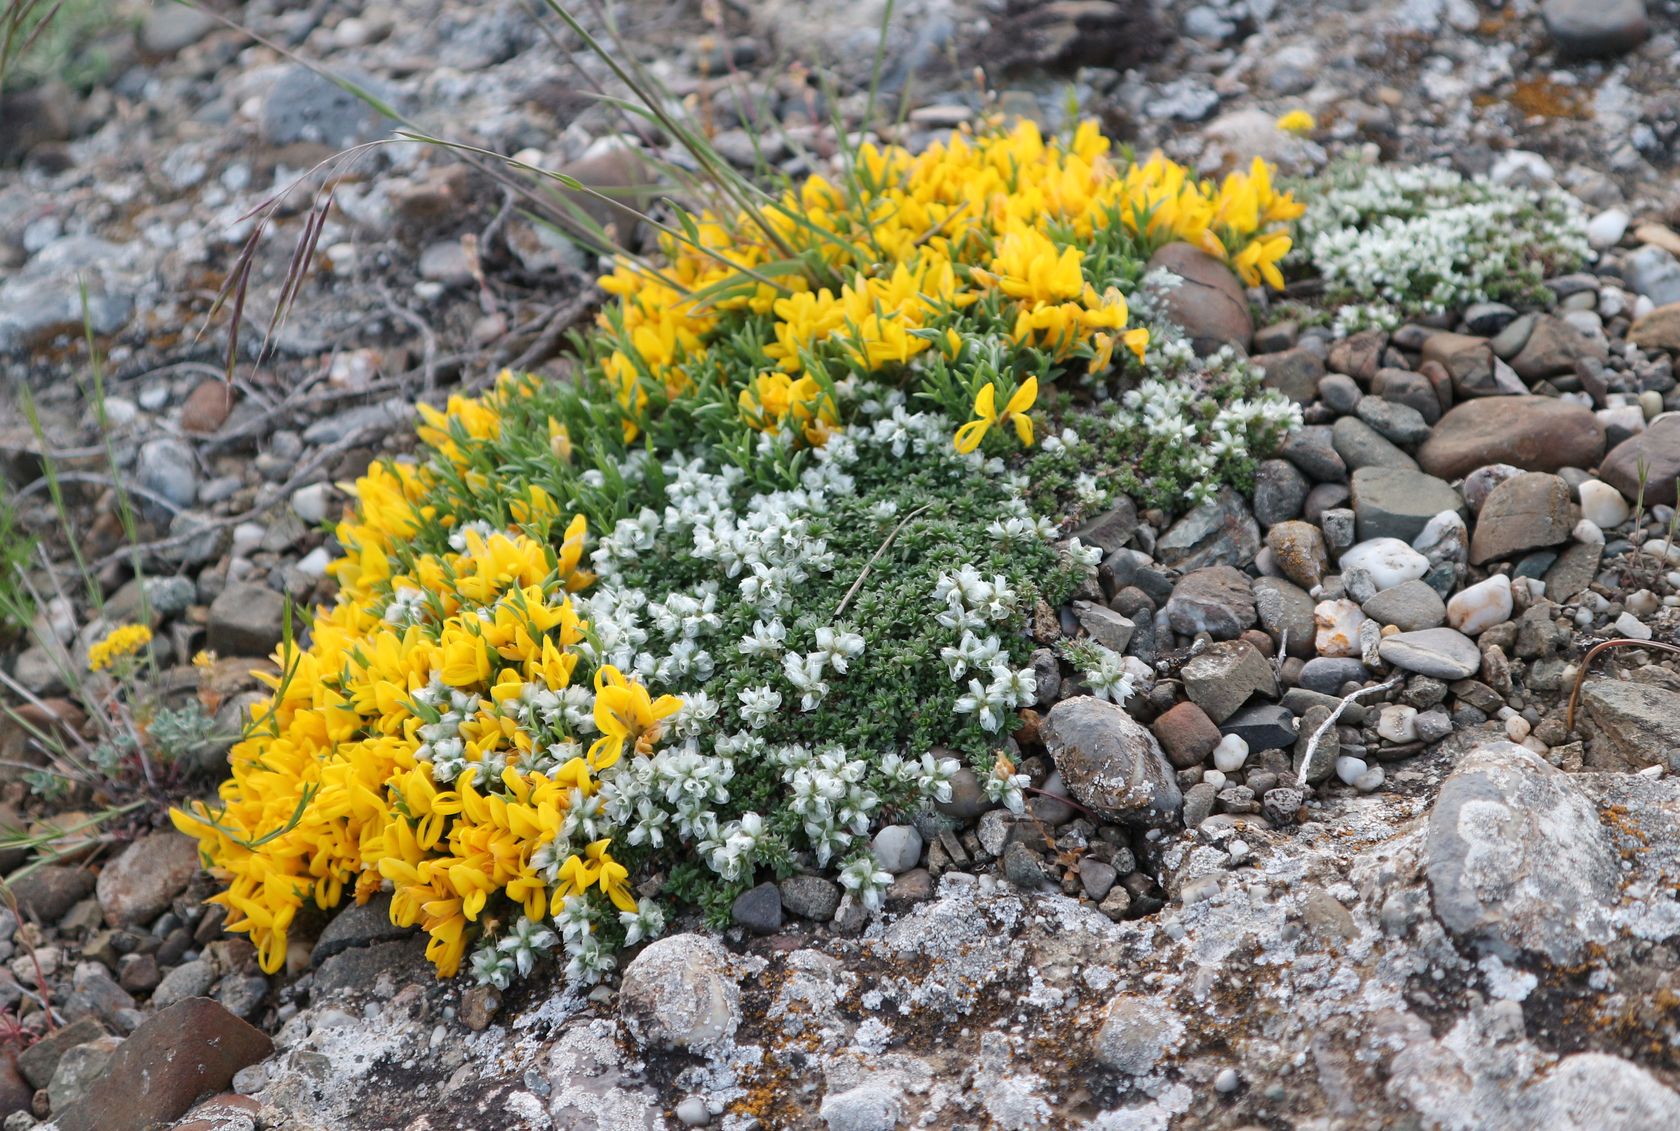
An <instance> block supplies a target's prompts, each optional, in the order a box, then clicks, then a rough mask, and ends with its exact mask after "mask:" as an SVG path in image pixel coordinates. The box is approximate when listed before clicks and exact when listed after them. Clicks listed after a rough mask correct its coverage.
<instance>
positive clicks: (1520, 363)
mask: <svg viewBox="0 0 1680 1131" xmlns="http://www.w3.org/2000/svg"><path fill="white" fill-rule="evenodd" d="M1609 353H1610V351H1609V347H1608V346H1607V345H1606V344H1605V342H1604V340H1603V339H1602V338H1599V339H1594V338H1589V337H1588V336H1587V335H1585V334H1583V333H1581V331H1579V330H1577V329H1576V328H1575V327H1574V326H1571V325H1570V324H1569V323H1568V322H1565V321H1564V320H1563V319H1562V318H1559V317H1557V316H1556V315H1553V314H1540V315H1536V316H1535V319H1534V329H1533V330H1531V331H1530V332H1529V335H1528V341H1527V342H1525V343H1524V344H1523V348H1522V351H1521V352H1519V353H1518V354H1517V356H1515V357H1513V358H1512V359H1511V368H1512V369H1515V370H1516V371H1517V376H1519V377H1521V378H1522V379H1523V380H1525V381H1527V382H1528V383H1529V384H1533V383H1534V382H1536V381H1543V380H1545V379H1546V378H1548V377H1558V376H1561V375H1563V374H1565V373H1573V372H1575V362H1576V361H1577V360H1578V359H1580V358H1583V357H1590V358H1593V359H1594V360H1596V361H1601V362H1602V361H1604V360H1606V359H1607V358H1608V357H1609Z"/></svg>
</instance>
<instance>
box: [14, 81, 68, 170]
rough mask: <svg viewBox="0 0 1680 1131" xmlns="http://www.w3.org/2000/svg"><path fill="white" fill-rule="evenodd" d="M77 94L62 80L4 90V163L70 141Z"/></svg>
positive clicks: (15, 161)
mask: <svg viewBox="0 0 1680 1131" xmlns="http://www.w3.org/2000/svg"><path fill="white" fill-rule="evenodd" d="M75 104H76V96H75V95H74V94H73V93H71V91H70V90H69V88H68V87H66V86H65V85H64V84H63V83H59V82H46V83H42V84H41V85H39V86H32V87H26V88H24V89H21V90H7V91H5V92H4V93H0V122H5V123H6V128H5V129H4V130H0V165H14V164H16V163H17V162H19V161H21V160H23V158H24V157H25V156H27V155H28V154H29V151H30V150H32V149H34V148H35V147H36V146H38V145H44V144H49V143H51V142H56V141H68V140H69V139H70V134H71V130H72V128H73V125H74V123H73V122H72V120H71V117H70V111H71V109H72V108H73V107H74V106H75Z"/></svg>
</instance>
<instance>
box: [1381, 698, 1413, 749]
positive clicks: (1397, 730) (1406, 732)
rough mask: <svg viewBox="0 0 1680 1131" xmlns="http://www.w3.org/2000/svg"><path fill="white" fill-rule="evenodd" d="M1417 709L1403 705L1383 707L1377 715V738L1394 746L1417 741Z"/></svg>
mask: <svg viewBox="0 0 1680 1131" xmlns="http://www.w3.org/2000/svg"><path fill="white" fill-rule="evenodd" d="M1417 720H1418V709H1417V708H1416V707H1411V706H1408V705H1406V704H1405V703H1389V704H1386V705H1384V707H1383V709H1382V711H1381V712H1380V713H1379V714H1378V715H1377V737H1378V738H1381V739H1383V740H1384V741H1387V742H1392V743H1394V744H1395V745H1397V746H1398V745H1404V744H1405V743H1408V742H1416V741H1417V739H1418V728H1417Z"/></svg>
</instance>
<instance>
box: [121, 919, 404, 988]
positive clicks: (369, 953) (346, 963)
mask: <svg viewBox="0 0 1680 1131" xmlns="http://www.w3.org/2000/svg"><path fill="white" fill-rule="evenodd" d="M420 941H421V940H420V939H419V937H418V936H415V935H412V934H410V935H405V936H403V937H402V938H398V939H393V940H391V941H390V942H381V943H373V944H371V945H369V946H353V947H350V948H348V949H346V950H342V951H340V952H339V953H337V954H335V955H333V956H332V957H331V958H328V959H325V960H323V961H322V963H321V965H320V966H319V967H318V968H317V969H316V971H315V986H314V991H313V994H312V998H311V1000H314V1001H322V1000H327V999H330V998H333V997H364V996H366V995H368V994H379V993H383V994H385V995H386V996H389V995H390V994H391V993H394V992H395V987H396V986H401V985H403V984H405V981H413V980H415V979H418V978H420V977H421V976H422V974H423V972H425V971H427V970H429V969H430V968H429V967H428V966H426V964H425V953H424V950H423V948H422V947H421V945H420ZM387 987H389V988H387ZM153 1000H154V1001H155V1000H156V995H153Z"/></svg>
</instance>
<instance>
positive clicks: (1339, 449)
mask: <svg viewBox="0 0 1680 1131" xmlns="http://www.w3.org/2000/svg"><path fill="white" fill-rule="evenodd" d="M1330 438H1331V442H1332V443H1333V444H1335V446H1336V454H1337V455H1339V456H1341V457H1342V462H1344V463H1345V464H1347V466H1348V467H1349V468H1352V469H1354V470H1358V469H1359V468H1361V467H1399V468H1404V469H1406V470H1408V471H1416V470H1417V466H1418V465H1417V461H1416V460H1414V459H1413V458H1412V457H1411V456H1409V455H1407V454H1406V453H1405V452H1403V451H1401V450H1400V449H1399V448H1397V447H1395V446H1394V445H1393V444H1392V443H1390V442H1389V441H1388V440H1387V439H1385V438H1384V437H1383V436H1382V434H1381V433H1379V432H1378V431H1377V430H1376V429H1375V428H1372V427H1371V426H1370V425H1369V424H1366V423H1365V422H1364V421H1363V420H1360V419H1359V418H1358V417H1356V416H1344V417H1342V418H1341V419H1340V420H1338V421H1336V423H1335V424H1334V425H1332V426H1331V428H1330Z"/></svg>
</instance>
